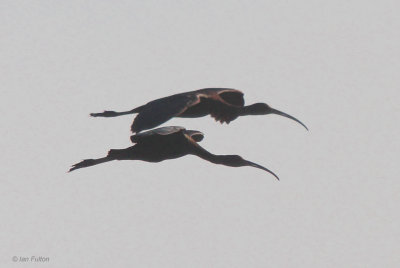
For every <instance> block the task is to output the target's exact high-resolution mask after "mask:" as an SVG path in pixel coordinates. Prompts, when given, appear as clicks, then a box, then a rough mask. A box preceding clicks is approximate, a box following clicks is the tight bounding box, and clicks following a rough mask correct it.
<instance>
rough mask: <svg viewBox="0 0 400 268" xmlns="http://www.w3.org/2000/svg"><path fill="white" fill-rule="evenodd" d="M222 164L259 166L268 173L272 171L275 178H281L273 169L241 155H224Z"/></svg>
mask: <svg viewBox="0 0 400 268" xmlns="http://www.w3.org/2000/svg"><path fill="white" fill-rule="evenodd" d="M221 160H222V161H221V164H224V165H226V166H230V167H244V166H250V167H255V168H259V169H262V170H264V171H266V172H268V173H271V174H272V175H273V176H274V177H275V178H277V179H278V180H279V177H278V176H277V175H276V174H275V173H273V172H272V171H271V170H269V169H267V168H265V167H263V166H261V165H259V164H256V163H253V162H251V161H248V160H246V159H243V158H242V157H241V156H239V155H224V156H223V157H222V159H221Z"/></svg>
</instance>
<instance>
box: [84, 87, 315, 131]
mask: <svg viewBox="0 0 400 268" xmlns="http://www.w3.org/2000/svg"><path fill="white" fill-rule="evenodd" d="M134 113H137V114H138V115H137V116H136V118H135V119H134V121H133V123H132V126H131V130H132V132H133V133H138V132H140V131H142V130H145V129H151V128H154V127H157V126H159V125H161V124H162V123H164V122H166V121H168V120H170V119H171V118H172V117H185V118H195V117H203V116H206V115H208V114H210V115H211V116H212V117H214V118H215V120H216V121H220V122H221V124H222V123H224V122H226V123H227V124H229V122H231V121H232V120H235V119H236V118H237V117H239V116H245V115H265V114H277V115H281V116H284V117H287V118H290V119H292V120H294V121H296V122H298V123H299V124H301V125H302V126H303V127H305V128H306V129H307V130H308V128H307V127H306V125H304V124H303V123H302V122H300V121H299V120H298V119H296V118H294V117H293V116H291V115H288V114H286V113H284V112H281V111H278V110H276V109H273V108H271V107H270V106H269V105H267V104H265V103H255V104H252V105H248V106H244V98H243V93H242V92H241V91H239V90H236V89H230V88H204V89H199V90H195V91H190V92H185V93H180V94H175V95H171V96H168V97H165V98H161V99H157V100H153V101H151V102H148V103H147V104H145V105H142V106H139V107H137V108H135V109H132V110H130V111H125V112H115V111H104V112H102V113H91V114H90V115H91V116H94V117H98V116H101V117H115V116H120V115H125V114H134Z"/></svg>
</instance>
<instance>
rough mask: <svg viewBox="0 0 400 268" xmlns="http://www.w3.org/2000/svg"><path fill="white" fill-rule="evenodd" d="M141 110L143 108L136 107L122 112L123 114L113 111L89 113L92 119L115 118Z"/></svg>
mask: <svg viewBox="0 0 400 268" xmlns="http://www.w3.org/2000/svg"><path fill="white" fill-rule="evenodd" d="M142 109H143V106H139V107H136V108H135V109H132V110H129V111H124V112H115V111H104V112H102V113H91V114H90V116H93V117H116V116H121V115H126V114H135V113H139V112H140V111H141V110H142Z"/></svg>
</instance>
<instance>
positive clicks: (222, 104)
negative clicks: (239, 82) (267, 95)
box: [196, 88, 244, 124]
mask: <svg viewBox="0 0 400 268" xmlns="http://www.w3.org/2000/svg"><path fill="white" fill-rule="evenodd" d="M196 92H197V94H199V95H201V96H202V97H203V96H205V97H208V98H209V99H211V100H212V103H213V105H211V106H210V115H211V117H213V118H214V119H215V121H219V122H221V124H222V123H225V122H226V123H228V124H229V122H231V121H232V120H235V119H236V118H237V117H238V116H239V113H238V108H239V107H243V106H244V98H243V96H244V94H243V92H241V91H239V90H237V89H232V88H203V89H199V90H197V91H196Z"/></svg>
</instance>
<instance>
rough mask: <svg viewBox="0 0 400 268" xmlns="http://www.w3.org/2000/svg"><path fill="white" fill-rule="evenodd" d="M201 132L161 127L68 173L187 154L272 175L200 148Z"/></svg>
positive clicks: (137, 135)
mask: <svg viewBox="0 0 400 268" xmlns="http://www.w3.org/2000/svg"><path fill="white" fill-rule="evenodd" d="M203 136H204V135H203V133H201V132H200V131H197V130H186V129H185V128H183V127H176V126H172V127H162V128H157V129H153V130H149V131H146V132H143V133H139V134H136V135H133V136H131V141H132V142H133V143H136V144H135V145H133V146H131V147H128V148H126V149H111V150H110V151H109V152H108V154H107V156H106V157H103V158H98V159H86V160H83V161H81V162H79V163H77V164H75V165H73V166H72V167H71V169H70V170H69V171H73V170H75V169H79V168H84V167H89V166H93V165H97V164H100V163H104V162H109V161H113V160H142V161H147V162H160V161H164V160H167V159H174V158H179V157H182V156H185V155H188V154H191V155H196V156H198V157H200V158H203V159H204V160H207V161H209V162H212V163H214V164H221V165H225V166H230V167H242V166H251V167H255V168H259V169H262V170H265V171H267V172H269V173H271V174H272V175H273V176H275V178H277V179H278V180H279V178H278V176H277V175H275V173H273V172H272V171H270V170H269V169H267V168H265V167H263V166H261V165H258V164H256V163H253V162H250V161H247V160H245V159H243V158H242V157H240V156H239V155H215V154H212V153H210V152H208V151H207V150H205V149H204V148H202V147H201V146H200V145H198V143H197V142H198V141H201V140H202V139H203Z"/></svg>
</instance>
